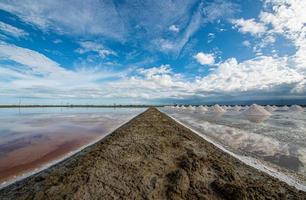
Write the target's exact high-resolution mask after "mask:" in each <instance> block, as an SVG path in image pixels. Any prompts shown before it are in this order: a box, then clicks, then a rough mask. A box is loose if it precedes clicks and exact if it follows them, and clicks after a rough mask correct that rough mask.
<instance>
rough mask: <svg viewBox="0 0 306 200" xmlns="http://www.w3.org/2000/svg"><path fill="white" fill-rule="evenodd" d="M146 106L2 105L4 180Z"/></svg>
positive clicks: (0, 171) (0, 166)
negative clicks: (12, 106)
mask: <svg viewBox="0 0 306 200" xmlns="http://www.w3.org/2000/svg"><path fill="white" fill-rule="evenodd" d="M144 110H145V109H144V108H116V109H114V108H1V109H0V138H1V139H0V183H3V184H4V183H5V182H6V181H7V180H10V179H14V178H17V177H18V176H21V175H22V174H25V173H28V172H30V171H32V170H33V169H39V168H40V167H42V166H44V165H46V164H48V163H51V162H54V161H56V160H58V159H60V158H62V157H64V156H65V155H67V154H68V153H70V152H74V151H76V150H78V149H79V148H81V147H83V146H85V145H88V144H89V143H91V142H94V141H96V140H97V139H99V138H101V137H103V136H105V135H106V134H108V133H110V132H111V131H113V130H114V129H116V128H117V127H118V126H120V125H121V124H123V123H125V122H127V121H128V120H130V119H132V118H133V117H135V116H136V115H138V114H139V113H141V112H143V111H144Z"/></svg>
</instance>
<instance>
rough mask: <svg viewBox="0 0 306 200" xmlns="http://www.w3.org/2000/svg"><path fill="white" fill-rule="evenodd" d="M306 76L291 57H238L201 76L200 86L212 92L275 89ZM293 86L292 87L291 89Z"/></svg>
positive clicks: (203, 89) (292, 83)
mask: <svg viewBox="0 0 306 200" xmlns="http://www.w3.org/2000/svg"><path fill="white" fill-rule="evenodd" d="M304 79H305V76H304V75H302V74H300V73H298V71H296V70H295V69H292V68H291V66H290V63H289V62H288V58H282V57H277V58H273V57H267V56H260V57H257V58H255V59H251V60H246V61H243V62H241V63H238V62H237V60H236V59H235V58H231V59H228V60H226V61H224V62H222V63H220V64H219V66H218V68H217V69H216V70H214V71H213V72H212V73H211V74H209V75H208V76H206V77H203V78H202V79H199V80H198V83H199V89H200V90H202V91H206V92H208V91H211V92H213V91H214V92H223V93H233V92H245V91H249V92H252V91H256V90H258V91H266V92H268V91H270V92H271V93H272V92H274V90H275V88H278V87H279V86H284V85H286V86H288V85H289V86H291V85H294V86H295V85H297V84H299V83H300V82H301V81H303V80H304ZM293 91H294V87H292V88H291V92H293Z"/></svg>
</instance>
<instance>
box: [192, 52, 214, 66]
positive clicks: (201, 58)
mask: <svg viewBox="0 0 306 200" xmlns="http://www.w3.org/2000/svg"><path fill="white" fill-rule="evenodd" d="M193 58H195V59H196V61H197V62H198V63H200V64H201V65H213V64H214V63H215V56H214V54H210V53H203V52H199V53H197V54H196V55H194V56H193Z"/></svg>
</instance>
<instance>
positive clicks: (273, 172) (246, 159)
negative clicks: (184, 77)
mask: <svg viewBox="0 0 306 200" xmlns="http://www.w3.org/2000/svg"><path fill="white" fill-rule="evenodd" d="M160 112H162V113H164V112H163V111H160ZM164 114H166V113H164ZM167 116H168V117H170V118H172V119H173V120H174V121H176V122H177V123H179V124H181V125H182V126H184V127H186V128H188V129H190V130H191V131H192V132H194V133H196V134H197V135H198V136H200V137H201V138H203V139H204V140H206V141H207V142H209V143H211V144H213V145H214V146H216V147H217V148H219V149H220V150H221V151H223V152H224V153H227V154H229V155H231V156H233V157H235V158H237V159H239V160H240V161H241V162H243V163H245V164H246V165H248V166H250V167H253V168H255V169H258V170H259V171H261V172H264V173H267V174H268V175H270V176H272V177H275V178H277V179H278V180H280V181H283V182H285V183H287V184H288V185H290V186H294V187H295V188H296V189H298V190H302V191H304V192H306V185H305V184H303V183H301V181H300V180H298V179H294V177H292V176H290V175H287V174H285V173H282V172H280V171H278V170H277V169H275V168H273V167H271V166H269V165H265V164H264V163H262V162H261V161H260V160H259V159H257V158H252V157H250V156H243V155H238V154H236V153H234V152H232V151H230V150H228V149H226V148H225V147H223V146H222V145H221V144H218V143H216V142H214V141H213V140H212V139H211V138H209V137H207V136H206V135H204V134H201V133H200V132H198V131H196V130H194V129H193V128H192V127H190V126H188V125H186V124H184V123H183V122H181V121H179V120H178V119H176V118H174V117H172V116H169V115H167Z"/></svg>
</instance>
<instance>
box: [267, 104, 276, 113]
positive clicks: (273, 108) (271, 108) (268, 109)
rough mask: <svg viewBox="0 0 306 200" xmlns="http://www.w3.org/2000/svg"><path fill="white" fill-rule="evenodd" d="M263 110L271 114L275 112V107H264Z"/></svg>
mask: <svg viewBox="0 0 306 200" xmlns="http://www.w3.org/2000/svg"><path fill="white" fill-rule="evenodd" d="M265 109H266V110H267V111H269V112H273V111H275V110H276V108H275V106H270V105H267V106H265Z"/></svg>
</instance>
